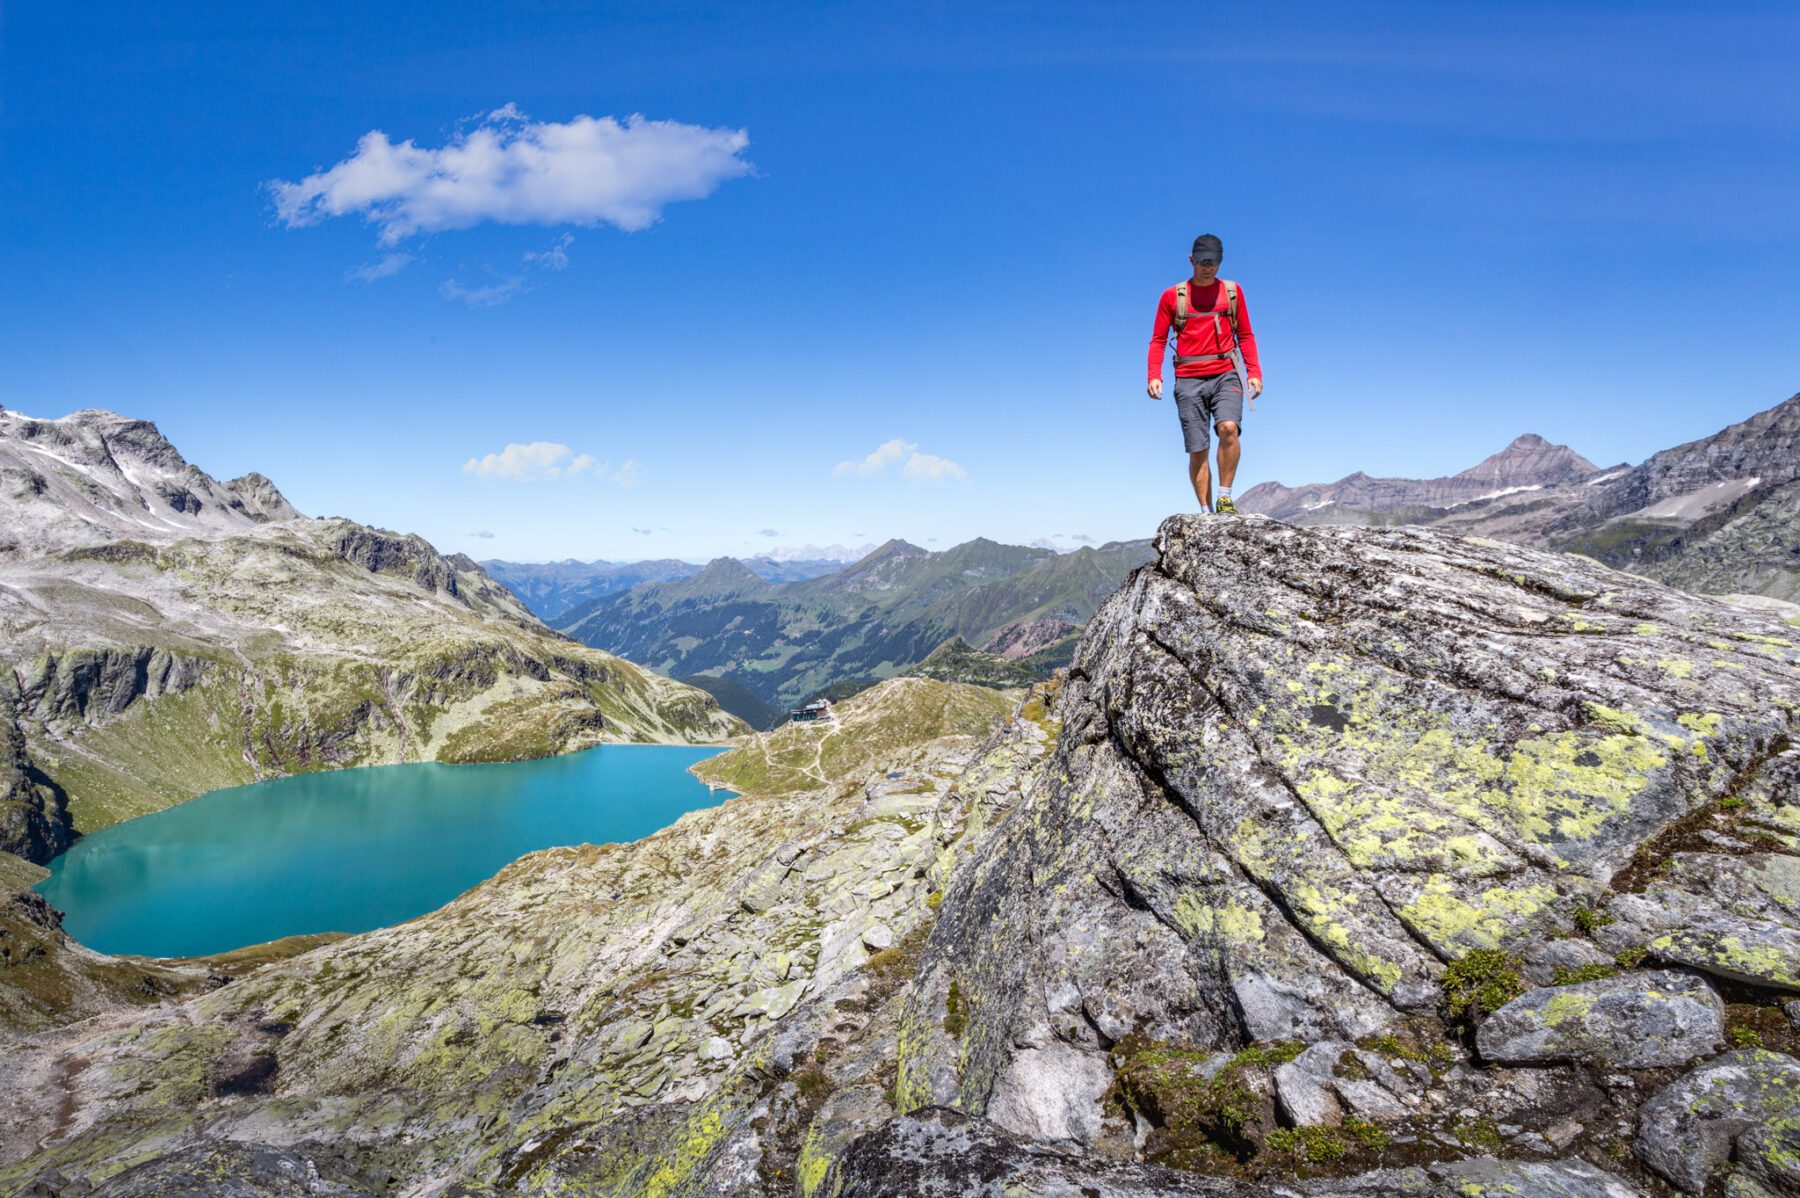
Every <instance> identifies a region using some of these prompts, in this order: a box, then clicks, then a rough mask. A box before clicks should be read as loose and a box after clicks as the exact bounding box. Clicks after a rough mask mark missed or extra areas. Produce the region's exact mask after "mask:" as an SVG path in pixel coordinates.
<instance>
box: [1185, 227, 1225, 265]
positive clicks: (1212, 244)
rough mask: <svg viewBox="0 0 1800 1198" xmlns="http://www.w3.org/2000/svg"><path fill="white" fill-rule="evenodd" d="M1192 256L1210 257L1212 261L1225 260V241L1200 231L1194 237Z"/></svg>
mask: <svg viewBox="0 0 1800 1198" xmlns="http://www.w3.org/2000/svg"><path fill="white" fill-rule="evenodd" d="M1192 256H1193V257H1195V258H1210V259H1212V260H1213V261H1214V262H1223V261H1225V243H1224V242H1222V241H1220V240H1219V239H1218V238H1217V237H1214V236H1213V235H1212V234H1211V233H1202V234H1200V236H1198V237H1196V238H1194V249H1193V254H1192Z"/></svg>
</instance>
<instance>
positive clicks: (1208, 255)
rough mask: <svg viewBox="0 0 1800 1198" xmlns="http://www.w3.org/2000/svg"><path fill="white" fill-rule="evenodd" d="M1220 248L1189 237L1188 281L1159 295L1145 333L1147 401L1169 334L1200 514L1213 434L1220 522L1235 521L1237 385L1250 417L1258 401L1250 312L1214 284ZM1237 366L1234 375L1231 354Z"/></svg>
mask: <svg viewBox="0 0 1800 1198" xmlns="http://www.w3.org/2000/svg"><path fill="white" fill-rule="evenodd" d="M1224 258H1225V245H1224V243H1223V242H1221V241H1220V240H1219V239H1218V238H1217V237H1214V236H1213V235H1212V234H1211V233H1202V234H1201V235H1200V236H1198V237H1196V238H1194V249H1193V252H1192V253H1191V254H1189V255H1188V261H1189V262H1191V263H1193V266H1194V274H1193V277H1192V278H1190V279H1187V280H1185V281H1183V282H1180V283H1177V284H1175V286H1173V287H1171V288H1169V289H1168V290H1167V291H1165V292H1163V293H1162V299H1161V300H1160V301H1159V302H1158V303H1157V305H1156V325H1155V327H1154V328H1153V329H1152V330H1151V333H1150V382H1149V384H1148V386H1146V387H1145V390H1146V391H1148V392H1149V393H1150V398H1151V399H1161V398H1162V393H1163V380H1162V370H1163V354H1164V353H1165V352H1167V349H1168V340H1169V329H1170V328H1171V327H1173V328H1174V330H1175V413H1176V415H1178V416H1180V417H1181V433H1182V436H1183V437H1184V438H1185V439H1186V441H1187V451H1188V478H1189V479H1190V480H1191V481H1192V482H1193V484H1194V498H1195V499H1198V500H1199V501H1200V510H1201V511H1202V512H1208V511H1212V510H1213V505H1212V471H1211V470H1209V469H1208V468H1207V463H1206V451H1207V448H1208V445H1209V443H1210V441H1211V437H1210V435H1209V433H1208V428H1209V426H1210V427H1211V428H1216V429H1218V432H1219V506H1218V509H1217V510H1218V511H1219V512H1220V513H1221V514H1222V515H1227V516H1235V515H1237V505H1236V504H1234V503H1232V502H1231V482H1232V480H1233V479H1234V478H1236V477H1237V464H1238V452H1239V447H1238V425H1239V423H1240V422H1241V421H1242V420H1243V418H1244V384H1245V382H1248V383H1249V386H1250V400H1251V404H1250V406H1251V410H1253V411H1254V410H1255V407H1256V402H1255V401H1256V397H1257V396H1258V395H1261V394H1262V362H1261V361H1260V360H1259V359H1258V358H1257V356H1256V334H1255V333H1253V332H1251V331H1250V311H1249V309H1247V308H1245V307H1244V291H1243V288H1241V287H1239V286H1238V285H1237V284H1236V283H1233V282H1232V281H1231V280H1229V279H1221V278H1219V263H1220V262H1222V261H1224ZM1234 352H1240V353H1242V355H1243V359H1244V369H1243V374H1242V375H1241V376H1240V374H1239V373H1238V368H1237V363H1236V362H1234V361H1233V360H1232V354H1233V353H1234Z"/></svg>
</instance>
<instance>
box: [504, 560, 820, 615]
mask: <svg viewBox="0 0 1800 1198" xmlns="http://www.w3.org/2000/svg"><path fill="white" fill-rule="evenodd" d="M808 548H812V547H811V546H808ZM831 548H832V549H837V548H839V547H838V546H832V547H831ZM743 564H744V566H745V567H746V568H747V569H749V570H750V571H751V572H752V573H754V574H756V575H757V576H758V577H759V578H763V579H766V580H767V581H769V582H794V581H796V580H798V579H802V578H817V577H818V576H819V575H821V574H829V573H831V572H832V571H833V570H841V569H843V568H844V559H842V558H795V557H787V556H775V555H771V556H767V557H752V558H745V559H743ZM481 565H482V568H483V569H485V570H486V571H487V572H488V574H489V576H491V577H492V578H493V579H494V580H495V581H496V582H498V583H500V584H501V585H502V586H504V587H506V589H508V590H509V591H511V592H512V593H513V594H515V595H517V596H518V597H519V600H520V602H522V603H524V604H525V606H526V607H528V608H530V609H531V612H532V614H533V615H535V616H537V617H538V618H539V619H541V620H545V621H547V622H549V623H552V624H554V623H560V622H562V621H563V620H564V618H565V617H566V616H568V614H569V613H570V612H571V611H573V610H574V609H575V608H578V607H581V606H583V605H585V604H591V603H593V602H594V601H595V600H597V599H601V598H604V597H605V596H607V595H615V594H617V593H618V592H620V591H628V590H630V589H631V588H632V587H634V586H637V585H639V584H640V583H645V582H675V581H677V580H679V579H683V578H692V577H693V576H694V575H696V574H698V573H700V571H701V570H702V569H703V568H704V567H703V566H700V565H697V564H696V563H694V562H684V561H677V560H676V559H674V558H660V559H657V560H655V561H643V562H609V561H591V562H578V561H576V560H575V559H574V558H569V559H567V560H565V561H560V562H509V561H502V560H500V559H498V558H492V559H489V560H487V561H483V562H482V563H481Z"/></svg>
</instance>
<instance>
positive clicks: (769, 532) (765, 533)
mask: <svg viewBox="0 0 1800 1198" xmlns="http://www.w3.org/2000/svg"><path fill="white" fill-rule="evenodd" d="M756 535H757V536H759V537H778V536H780V535H781V532H780V530H778V529H773V528H765V529H763V530H762V531H761V532H759V533H757V534H756Z"/></svg>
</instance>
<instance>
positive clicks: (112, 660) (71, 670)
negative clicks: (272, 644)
mask: <svg viewBox="0 0 1800 1198" xmlns="http://www.w3.org/2000/svg"><path fill="white" fill-rule="evenodd" d="M212 664H213V663H211V662H209V661H207V660H206V659H204V658H200V657H190V656H186V655H184V654H180V653H171V652H169V651H168V650H167V649H163V648H158V647H153V646H149V645H137V646H133V647H130V648H116V649H111V648H109V649H86V648H75V649H65V650H61V651H51V652H47V653H45V654H43V655H42V656H41V657H39V658H38V659H37V660H35V661H31V662H26V663H21V664H20V665H17V666H15V667H13V669H12V670H11V671H9V673H10V674H11V677H10V678H6V679H0V690H4V689H9V684H10V689H12V691H13V693H14V695H15V696H16V701H17V703H18V707H19V709H20V711H21V712H22V713H23V714H25V715H27V716H29V717H30V718H32V719H35V720H38V721H40V722H48V721H54V720H61V721H80V720H87V719H104V718H105V717H107V716H116V715H120V714H122V713H123V712H124V711H125V710H126V709H127V708H128V707H130V706H131V705H132V704H133V703H135V702H137V701H138V700H140V699H155V698H158V697H160V696H162V695H173V694H179V693H180V692H182V691H185V690H187V689H188V688H189V687H192V686H194V685H196V684H197V683H199V682H200V680H201V679H202V678H203V677H204V676H205V674H206V672H207V670H208V669H209V668H210V667H211V666H212Z"/></svg>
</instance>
